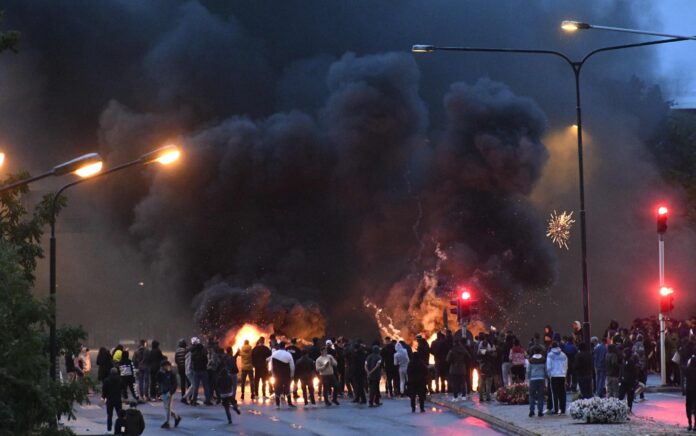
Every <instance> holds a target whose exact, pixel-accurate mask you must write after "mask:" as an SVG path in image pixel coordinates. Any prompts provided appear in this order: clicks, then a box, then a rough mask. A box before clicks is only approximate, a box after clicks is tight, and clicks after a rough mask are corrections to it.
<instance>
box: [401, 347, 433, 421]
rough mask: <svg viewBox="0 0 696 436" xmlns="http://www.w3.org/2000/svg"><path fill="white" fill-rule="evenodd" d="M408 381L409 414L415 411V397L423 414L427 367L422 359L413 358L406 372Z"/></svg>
mask: <svg viewBox="0 0 696 436" xmlns="http://www.w3.org/2000/svg"><path fill="white" fill-rule="evenodd" d="M406 373H407V376H406V378H407V379H408V382H407V387H408V396H409V398H410V400H411V412H415V411H416V397H418V404H419V406H420V411H421V413H423V412H425V394H426V390H427V384H428V367H427V365H426V364H425V363H424V362H423V359H421V358H418V357H416V356H414V358H413V359H411V361H409V363H408V367H407V370H406Z"/></svg>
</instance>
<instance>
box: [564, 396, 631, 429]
mask: <svg viewBox="0 0 696 436" xmlns="http://www.w3.org/2000/svg"><path fill="white" fill-rule="evenodd" d="M568 411H569V412H570V416H571V417H572V418H573V419H582V420H584V421H587V422H588V423H597V424H609V423H620V422H625V421H626V420H627V419H628V406H627V405H626V403H624V402H623V401H621V400H619V399H617V398H598V397H594V398H589V399H587V400H577V401H573V402H572V403H570V408H569V409H568Z"/></svg>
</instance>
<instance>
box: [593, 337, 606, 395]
mask: <svg viewBox="0 0 696 436" xmlns="http://www.w3.org/2000/svg"><path fill="white" fill-rule="evenodd" d="M592 344H593V347H592V364H593V367H594V372H595V395H596V396H598V397H599V398H604V396H605V395H606V392H607V389H606V383H607V364H606V360H607V351H608V350H607V346H606V345H604V341H600V340H599V339H598V338H597V337H596V336H593V337H592Z"/></svg>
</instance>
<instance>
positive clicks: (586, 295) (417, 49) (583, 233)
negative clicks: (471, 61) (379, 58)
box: [411, 22, 688, 344]
mask: <svg viewBox="0 0 696 436" xmlns="http://www.w3.org/2000/svg"><path fill="white" fill-rule="evenodd" d="M584 24H585V23H578V22H573V23H568V24H567V25H566V27H567V30H577V29H583V28H586V27H585V26H584ZM685 39H688V38H681V37H679V38H676V37H675V38H670V39H660V40H657V41H647V42H640V43H635V44H623V45H615V46H609V47H602V48H598V49H595V50H592V51H590V52H588V53H587V54H585V56H583V57H582V58H580V60H577V61H575V60H572V59H571V58H570V57H569V56H568V55H566V54H565V53H562V52H560V51H556V50H539V49H516V48H493V47H446V46H444V47H441V46H435V45H430V44H416V45H414V46H413V47H412V48H411V52H413V53H432V52H435V51H460V52H478V53H517V54H534V55H551V56H556V57H559V58H561V59H563V60H564V61H565V62H566V64H567V65H568V66H569V67H570V68H571V69H572V70H573V75H574V77H575V102H576V106H575V108H576V111H575V116H576V120H577V121H576V123H575V124H576V125H577V138H578V177H579V188H580V241H581V251H582V260H581V263H582V305H583V341H584V342H585V343H588V344H589V343H590V290H589V285H588V273H587V228H586V222H587V219H586V216H585V175H584V168H583V156H582V148H583V144H582V109H581V104H580V72H581V71H582V67H583V65H585V62H586V61H587V60H588V59H589V58H591V57H592V56H594V55H595V54H597V53H603V52H607V51H615V50H622V49H627V48H633V47H645V46H650V45H657V44H666V43H670V42H677V41H684V40H685Z"/></svg>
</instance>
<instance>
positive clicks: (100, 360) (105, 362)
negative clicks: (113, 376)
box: [97, 347, 114, 382]
mask: <svg viewBox="0 0 696 436" xmlns="http://www.w3.org/2000/svg"><path fill="white" fill-rule="evenodd" d="M97 367H98V369H97V380H98V381H99V382H103V381H104V380H105V379H106V378H107V377H108V376H109V372H110V371H111V368H113V367H114V362H113V361H112V360H111V354H109V350H107V349H106V347H101V348H100V349H99V352H98V353H97Z"/></svg>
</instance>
